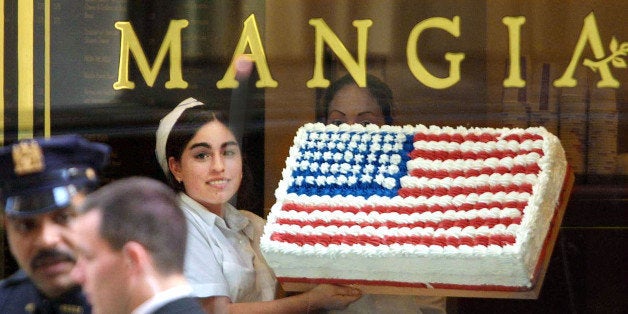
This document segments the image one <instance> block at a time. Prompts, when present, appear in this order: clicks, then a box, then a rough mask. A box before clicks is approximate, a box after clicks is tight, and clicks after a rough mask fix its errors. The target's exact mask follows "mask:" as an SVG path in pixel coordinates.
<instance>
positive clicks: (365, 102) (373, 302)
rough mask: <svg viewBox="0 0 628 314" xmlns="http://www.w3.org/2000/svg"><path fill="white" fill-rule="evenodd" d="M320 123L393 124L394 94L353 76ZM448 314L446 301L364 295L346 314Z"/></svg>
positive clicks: (325, 104) (333, 88)
mask: <svg viewBox="0 0 628 314" xmlns="http://www.w3.org/2000/svg"><path fill="white" fill-rule="evenodd" d="M317 116H318V121H320V122H323V123H326V124H336V125H340V124H342V123H347V124H354V123H360V124H363V125H367V124H370V123H372V124H376V125H378V126H381V125H384V124H386V125H392V124H393V94H392V91H391V89H390V88H389V87H388V85H386V83H384V82H383V81H381V80H380V79H379V78H377V77H376V76H374V75H370V74H368V75H367V77H366V87H359V86H358V84H357V83H356V82H355V80H354V79H353V77H352V76H351V75H349V74H347V75H345V76H343V77H341V78H340V79H338V80H337V81H334V82H333V83H332V84H331V85H330V86H329V87H328V88H327V91H326V93H325V95H324V96H323V98H322V101H321V103H320V106H319V108H318V112H317ZM393 309H394V310H393ZM391 311H392V312H395V313H446V300H445V298H443V297H427V296H412V295H364V296H362V298H360V299H359V300H358V301H356V302H354V303H352V304H350V305H349V306H348V307H347V308H346V309H345V310H343V311H340V312H342V313H387V312H391Z"/></svg>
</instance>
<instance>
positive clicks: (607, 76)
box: [554, 12, 619, 88]
mask: <svg viewBox="0 0 628 314" xmlns="http://www.w3.org/2000/svg"><path fill="white" fill-rule="evenodd" d="M587 42H588V43H589V44H590V45H591V50H592V51H593V55H594V56H595V58H597V59H602V58H604V47H603V46H602V39H600V32H599V30H598V28H597V22H596V21H595V15H594V14H593V12H591V13H589V15H587V17H585V18H584V25H583V26H582V32H580V38H578V43H577V44H576V49H575V50H574V52H573V56H572V57H571V61H570V62H569V65H568V66H567V69H566V70H565V73H563V76H561V77H560V78H559V79H557V80H555V81H554V87H574V86H576V85H577V84H578V82H577V81H576V79H574V78H573V75H574V72H575V71H576V65H577V64H578V62H579V60H580V58H581V57H582V53H583V51H584V46H585V45H586V44H587ZM598 69H599V70H600V76H601V77H602V80H600V81H599V82H597V87H613V88H617V87H619V81H618V80H616V79H615V78H614V77H613V74H612V73H611V69H610V68H609V66H608V63H600V66H599V68H598Z"/></svg>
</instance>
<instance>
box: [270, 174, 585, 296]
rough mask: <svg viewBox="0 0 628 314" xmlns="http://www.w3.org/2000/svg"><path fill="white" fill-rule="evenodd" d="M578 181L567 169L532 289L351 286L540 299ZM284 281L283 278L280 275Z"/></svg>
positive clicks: (288, 285)
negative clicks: (570, 198)
mask: <svg viewBox="0 0 628 314" xmlns="http://www.w3.org/2000/svg"><path fill="white" fill-rule="evenodd" d="M574 181H575V176H574V174H573V171H572V170H571V168H569V167H568V168H567V174H566V175H565V180H564V183H563V187H562V189H561V194H560V198H559V200H558V205H557V209H556V213H555V215H554V218H553V219H552V223H551V224H550V230H549V232H548V235H547V238H546V243H545V248H544V251H545V252H544V253H541V258H542V260H540V261H539V266H538V269H537V274H536V280H535V283H534V285H533V286H532V288H530V289H528V290H524V291H505V290H492V289H487V288H469V289H443V288H418V287H396V286H375V285H365V284H355V285H353V284H352V285H351V286H353V287H356V288H358V289H360V290H361V291H362V293H364V294H396V295H424V296H442V297H462V298H500V299H537V298H538V297H539V294H540V292H541V286H542V285H543V280H544V279H545V273H546V272H547V268H548V266H549V261H550V258H551V257H552V252H553V250H554V244H555V243H556V238H557V237H558V231H559V230H560V225H561V224H562V220H563V217H564V215H565V210H566V208H567V203H568V202H569V196H570V195H571V189H572V188H573V184H574ZM279 281H280V282H281V278H279ZM315 285H316V284H314V283H306V282H288V281H285V282H281V287H282V288H283V290H284V291H294V292H300V291H307V290H310V289H312V288H313V287H314V286H315Z"/></svg>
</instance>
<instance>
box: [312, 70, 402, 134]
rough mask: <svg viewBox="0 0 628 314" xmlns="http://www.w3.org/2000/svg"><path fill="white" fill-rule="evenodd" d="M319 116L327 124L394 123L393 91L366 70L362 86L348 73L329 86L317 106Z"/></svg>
mask: <svg viewBox="0 0 628 314" xmlns="http://www.w3.org/2000/svg"><path fill="white" fill-rule="evenodd" d="M316 116H317V120H318V121H319V122H323V123H325V124H336V125H340V124H342V123H347V124H354V123H360V124H362V125H367V124H370V123H373V124H377V125H383V124H387V125H392V124H393V94H392V91H391V90H390V88H389V87H388V85H386V83H384V82H382V81H381V80H380V79H379V78H377V77H376V76H374V75H371V74H367V76H366V87H359V86H358V84H357V83H356V82H355V80H354V79H353V77H352V76H351V75H349V74H347V75H345V76H343V77H341V78H340V79H338V80H337V81H334V82H333V83H332V84H331V85H329V87H328V88H327V90H326V92H325V95H324V96H323V98H322V99H321V102H320V105H319V106H318V108H317V113H316Z"/></svg>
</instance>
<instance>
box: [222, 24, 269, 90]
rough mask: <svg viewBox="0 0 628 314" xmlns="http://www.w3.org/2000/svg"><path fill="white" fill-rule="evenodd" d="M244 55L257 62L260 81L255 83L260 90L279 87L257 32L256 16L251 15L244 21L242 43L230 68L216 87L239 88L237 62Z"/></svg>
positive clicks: (237, 48)
mask: <svg viewBox="0 0 628 314" xmlns="http://www.w3.org/2000/svg"><path fill="white" fill-rule="evenodd" d="M247 46H249V47H250V49H251V53H250V54H247V53H245V51H246V47H247ZM240 55H244V56H247V57H249V58H250V60H251V61H252V62H255V66H256V68H257V73H258V74H259V80H258V81H257V82H256V83H255V86H256V87H258V88H264V87H277V86H278V85H279V83H277V81H275V80H273V78H272V76H271V75H270V69H269V68H268V62H266V53H264V46H262V39H261V37H260V36H259V31H258V30H257V23H256V22H255V14H251V15H250V16H249V17H248V18H247V19H246V20H245V21H244V28H243V29H242V34H241V35H240V41H238V45H237V46H236V49H235V52H234V53H233V57H232V58H231V63H230V64H229V68H228V69H227V72H225V75H224V76H223V77H222V79H221V80H220V81H218V82H216V87H218V88H219V89H224V88H237V87H238V85H240V83H238V81H237V80H236V78H235V77H236V71H235V68H234V66H235V64H234V63H235V60H236V58H237V57H238V56H240Z"/></svg>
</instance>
